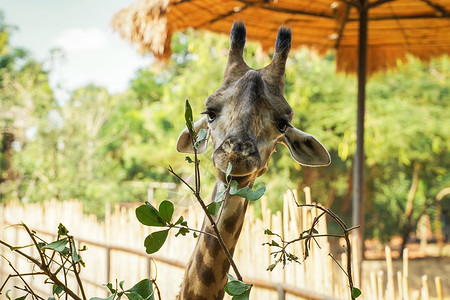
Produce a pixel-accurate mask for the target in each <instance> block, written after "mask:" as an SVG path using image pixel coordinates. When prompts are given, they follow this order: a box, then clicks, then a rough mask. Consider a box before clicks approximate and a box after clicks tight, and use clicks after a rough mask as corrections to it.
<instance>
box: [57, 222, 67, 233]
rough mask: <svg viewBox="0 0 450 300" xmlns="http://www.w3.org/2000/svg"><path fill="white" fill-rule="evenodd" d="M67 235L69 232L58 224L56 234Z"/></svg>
mask: <svg viewBox="0 0 450 300" xmlns="http://www.w3.org/2000/svg"><path fill="white" fill-rule="evenodd" d="M68 233H69V230H67V228H66V227H65V226H64V225H63V224H62V223H59V225H58V234H59V235H67V234H68Z"/></svg>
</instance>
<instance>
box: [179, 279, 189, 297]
mask: <svg viewBox="0 0 450 300" xmlns="http://www.w3.org/2000/svg"><path fill="white" fill-rule="evenodd" d="M185 280H186V282H185V283H184V290H183V295H184V296H185V297H187V296H186V295H188V294H189V286H190V284H189V278H186V279H185ZM178 298H179V297H178ZM188 299H189V298H188Z"/></svg>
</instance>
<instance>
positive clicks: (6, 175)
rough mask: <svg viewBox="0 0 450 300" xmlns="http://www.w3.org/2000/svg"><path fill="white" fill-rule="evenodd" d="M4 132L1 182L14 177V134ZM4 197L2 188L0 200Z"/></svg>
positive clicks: (0, 164) (0, 165)
mask: <svg viewBox="0 0 450 300" xmlns="http://www.w3.org/2000/svg"><path fill="white" fill-rule="evenodd" d="M4 130H5V131H4V132H3V137H2V149H1V161H0V184H2V183H4V182H7V181H8V180H13V179H14V174H13V169H12V143H13V142H14V134H13V133H11V132H8V131H6V129H4ZM2 199H3V192H2V190H1V189H0V200H2Z"/></svg>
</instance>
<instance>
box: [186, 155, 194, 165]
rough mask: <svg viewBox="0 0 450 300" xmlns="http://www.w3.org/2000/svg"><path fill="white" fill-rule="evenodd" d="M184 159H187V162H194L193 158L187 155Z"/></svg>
mask: <svg viewBox="0 0 450 300" xmlns="http://www.w3.org/2000/svg"><path fill="white" fill-rule="evenodd" d="M184 160H185V161H187V162H188V163H190V164H192V163H194V161H193V160H192V158H190V157H189V156H186V157H185V158H184Z"/></svg>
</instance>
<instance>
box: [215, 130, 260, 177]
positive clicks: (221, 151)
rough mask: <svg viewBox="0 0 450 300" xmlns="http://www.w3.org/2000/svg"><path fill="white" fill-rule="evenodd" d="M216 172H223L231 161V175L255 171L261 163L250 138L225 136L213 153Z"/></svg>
mask: <svg viewBox="0 0 450 300" xmlns="http://www.w3.org/2000/svg"><path fill="white" fill-rule="evenodd" d="M213 161H214V164H215V166H216V169H218V170H217V171H218V173H225V172H226V170H227V168H228V163H231V165H232V170H231V174H230V175H231V176H235V177H242V176H248V175H251V174H252V173H254V172H256V170H258V169H259V167H260V165H261V157H260V155H259V152H258V148H257V147H256V145H255V143H254V142H253V141H252V140H250V139H247V140H243V141H242V140H240V139H238V138H227V139H226V140H225V141H224V142H223V143H222V145H220V146H219V147H218V148H217V149H216V151H214V154H213Z"/></svg>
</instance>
